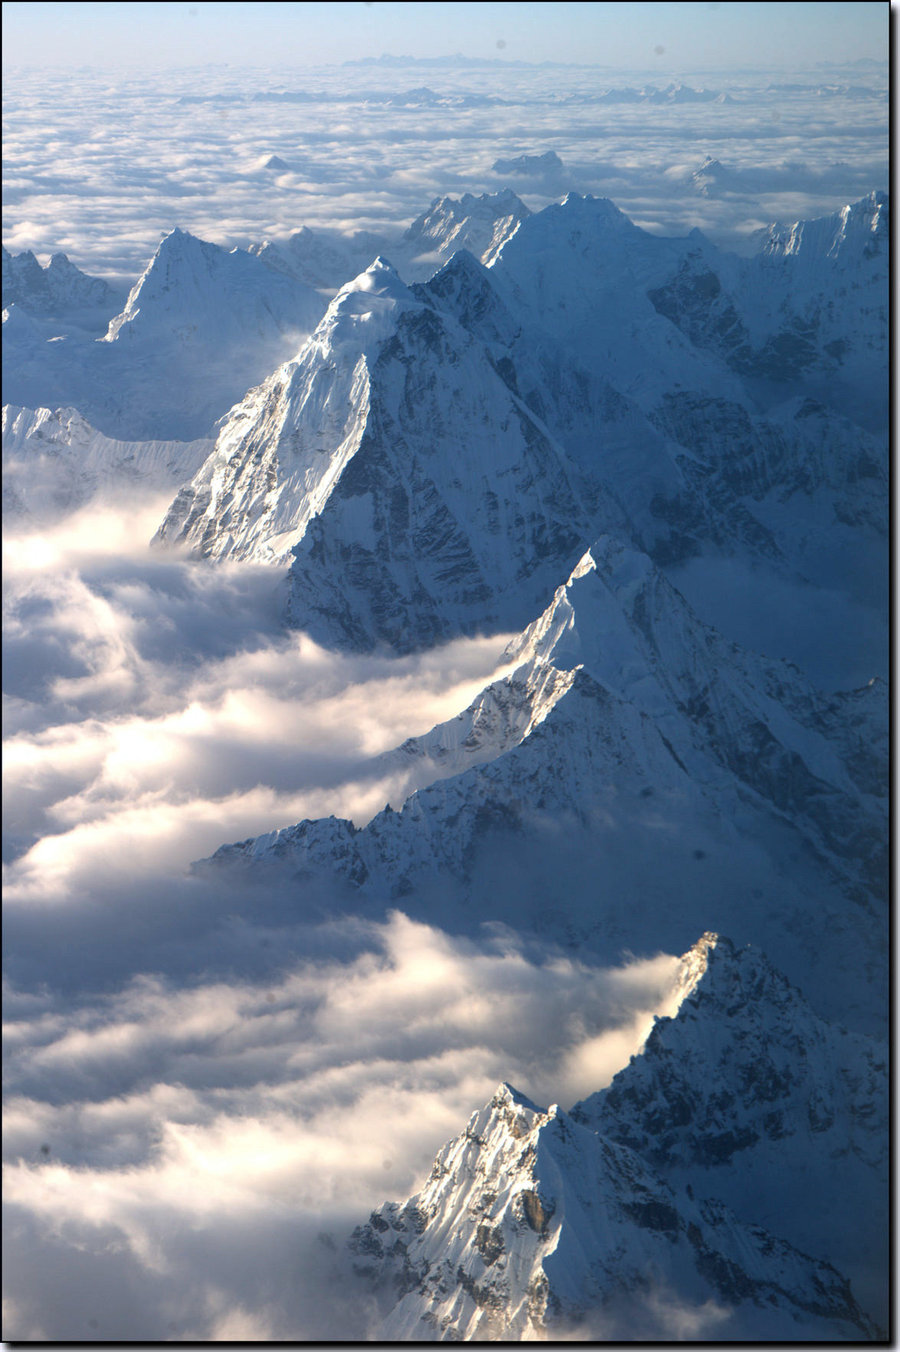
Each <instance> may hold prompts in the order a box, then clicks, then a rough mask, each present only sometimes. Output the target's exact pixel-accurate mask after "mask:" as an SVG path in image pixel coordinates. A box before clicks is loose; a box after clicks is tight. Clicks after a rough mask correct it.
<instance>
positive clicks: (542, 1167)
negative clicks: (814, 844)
mask: <svg viewBox="0 0 900 1352" xmlns="http://www.w3.org/2000/svg"><path fill="white" fill-rule="evenodd" d="M680 986H681V992H682V997H683V1002H682V1004H681V1008H680V1009H679V1011H678V1013H677V1015H676V1016H675V1018H674V1019H672V1020H663V1021H660V1022H658V1023H657V1024H656V1026H655V1029H654V1031H653V1033H652V1034H651V1036H650V1038H649V1039H648V1042H647V1044H646V1046H645V1048H644V1049H643V1050H642V1051H641V1052H640V1053H639V1054H638V1055H637V1056H635V1057H633V1058H632V1060H631V1063H630V1065H629V1066H628V1067H626V1068H625V1069H624V1070H622V1071H621V1072H620V1073H619V1075H618V1076H617V1077H616V1079H615V1080H614V1082H613V1085H612V1086H611V1088H610V1089H609V1090H607V1091H605V1092H604V1093H602V1094H600V1095H597V1096H595V1098H594V1099H593V1100H588V1101H587V1102H586V1103H584V1104H580V1105H577V1106H576V1107H575V1109H573V1111H572V1112H571V1113H565V1112H563V1111H562V1110H561V1109H560V1108H559V1107H556V1106H554V1107H551V1108H550V1109H549V1110H544V1109H541V1108H539V1107H537V1106H536V1105H535V1104H534V1103H532V1102H531V1101H530V1100H529V1099H528V1098H526V1097H525V1096H524V1095H522V1094H520V1093H518V1092H517V1091H516V1090H514V1089H513V1088H511V1086H509V1085H501V1086H500V1088H499V1090H498V1091H497V1093H496V1094H495V1095H494V1097H493V1098H492V1100H491V1101H490V1103H488V1104H487V1105H486V1106H485V1107H484V1108H483V1109H481V1111H480V1112H476V1113H473V1115H472V1118H471V1119H470V1121H469V1123H468V1125H467V1127H466V1129H465V1131H464V1132H463V1133H462V1135H460V1136H459V1137H458V1138H457V1139H456V1140H454V1141H451V1142H450V1143H449V1144H448V1145H446V1146H445V1147H444V1148H443V1150H441V1151H440V1153H439V1154H438V1156H437V1159H436V1160H435V1163H434V1167H433V1169H432V1172H431V1176H430V1178H429V1179H428V1180H427V1182H426V1183H425V1185H424V1186H423V1188H422V1189H421V1190H420V1191H419V1192H418V1193H416V1194H415V1195H414V1196H413V1197H411V1198H410V1199H409V1200H408V1201H406V1202H405V1203H402V1204H397V1203H387V1204H385V1205H384V1206H382V1207H380V1208H378V1209H377V1210H376V1211H374V1212H373V1213H372V1214H371V1216H370V1217H369V1220H368V1222H367V1223H366V1224H364V1225H362V1226H359V1227H358V1228H357V1229H356V1230H355V1232H354V1234H353V1236H352V1238H351V1240H350V1250H351V1252H352V1253H353V1254H354V1258H355V1267H356V1270H357V1273H358V1274H359V1275H360V1276H362V1277H363V1278H366V1279H368V1281H369V1282H370V1283H372V1285H373V1289H374V1291H375V1293H376V1296H377V1298H378V1299H379V1300H380V1302H381V1305H382V1321H383V1322H382V1323H381V1325H380V1327H379V1329H378V1336H379V1337H381V1338H382V1339H385V1340H392V1341H393V1340H409V1339H414V1340H415V1339H421V1340H423V1341H459V1340H466V1341H470V1340H483V1339H485V1338H489V1339H491V1340H501V1341H502V1340H522V1339H523V1338H524V1339H535V1338H538V1339H542V1338H546V1337H551V1338H552V1337H554V1336H562V1337H568V1338H576V1339H577V1338H587V1339H603V1340H609V1339H625V1340H629V1341H630V1340H634V1339H642V1338H651V1339H663V1340H665V1339H673V1338H678V1337H679V1336H682V1337H683V1336H685V1334H688V1335H689V1334H690V1333H692V1334H693V1336H694V1337H695V1338H700V1339H712V1340H720V1339H727V1340H731V1339H735V1338H745V1339H746V1338H750V1339H760V1340H766V1341H768V1340H786V1341H791V1340H797V1339H816V1338H820V1339H827V1340H830V1339H835V1338H836V1339H839V1340H846V1339H858V1338H863V1339H871V1338H875V1337H878V1336H879V1333H880V1330H879V1328H878V1326H877V1324H876V1322H875V1321H874V1320H873V1318H872V1316H871V1315H870V1314H869V1313H868V1311H867V1309H866V1302H865V1301H862V1302H860V1301H859V1293H858V1291H857V1290H856V1288H855V1286H853V1287H852V1288H851V1285H850V1284H848V1282H847V1280H846V1277H845V1275H843V1274H842V1273H841V1272H840V1271H839V1270H838V1269H837V1268H836V1266H834V1265H832V1262H829V1261H828V1255H829V1249H830V1247H831V1241H832V1240H834V1239H836V1238H837V1237H840V1242H839V1243H838V1246H837V1247H838V1248H839V1249H840V1251H841V1252H842V1253H843V1254H844V1255H846V1256H847V1257H848V1258H849V1259H851V1261H852V1260H853V1259H854V1258H858V1257H859V1255H858V1254H854V1252H853V1250H854V1244H855V1242H858V1241H859V1240H860V1238H862V1239H863V1240H864V1241H866V1240H868V1242H870V1243H871V1246H872V1250H873V1251H874V1252H876V1253H877V1255H878V1258H879V1260H880V1261H881V1262H882V1264H883V1259H884V1252H885V1249H886V1226H885V1221H886V1216H885V1214H884V1213H885V1210H886V1208H885V1206H884V1205H883V1204H882V1205H881V1206H880V1212H881V1215H880V1223H876V1224H875V1225H874V1226H872V1225H869V1226H867V1225H866V1224H865V1217H866V1204H867V1203H868V1202H870V1201H872V1200H873V1187H872V1185H873V1183H875V1184H876V1185H877V1183H878V1181H879V1180H880V1179H881V1177H882V1168H883V1160H882V1159H880V1158H878V1155H879V1150H881V1151H882V1152H883V1150H884V1147H885V1141H886V1130H885V1128H886V1097H885V1088H886V1084H885V1080H886V1077H885V1063H884V1057H883V1049H881V1050H882V1058H881V1060H880V1062H879V1061H878V1060H877V1059H876V1058H875V1056H874V1055H873V1049H872V1048H871V1047H865V1048H864V1053H863V1055H862V1056H861V1055H860V1049H861V1043H860V1040H859V1039H852V1038H849V1037H848V1035H847V1034H845V1033H844V1032H843V1030H841V1029H838V1028H831V1027H829V1026H828V1025H826V1024H824V1023H822V1022H821V1021H820V1020H817V1019H815V1017H814V1016H813V1015H812V1014H811V1012H810V1011H809V1010H808V1008H807V1007H806V1006H805V1003H804V1002H803V1000H802V997H800V996H799V995H798V994H797V992H795V991H793V990H792V988H791V987H790V986H789V985H788V983H787V982H786V981H785V980H784V978H782V977H780V976H779V974H778V973H777V972H775V971H774V970H773V969H772V968H771V967H770V966H769V965H768V963H767V962H766V960H765V958H764V957H763V956H762V955H761V954H759V953H756V952H753V951H752V950H743V951H741V952H738V951H736V950H735V949H734V948H733V946H732V945H730V944H729V943H728V942H727V941H718V942H717V939H716V936H715V935H709V934H708V935H704V937H703V938H702V939H701V940H700V942H699V943H698V944H696V945H695V946H694V947H693V948H692V950H691V951H690V952H688V953H687V954H685V957H684V959H683V960H682V970H681V977H680ZM876 1050H877V1049H876ZM848 1053H849V1056H848ZM865 1053H868V1059H866V1056H865ZM860 1060H861V1062H862V1064H861V1065H860V1064H858V1061H860ZM835 1062H837V1065H835V1064H834V1063H835ZM841 1065H843V1066H844V1067H845V1070H844V1074H843V1077H842V1074H841V1070H840V1067H841ZM785 1091H787V1095H788V1100H789V1101H787V1102H786V1101H785ZM836 1098H839V1099H840V1109H839V1111H840V1112H841V1122H840V1126H839V1127H838V1128H837V1130H836V1131H833V1132H832V1134H831V1135H830V1136H829V1135H828V1134H827V1133H828V1131H829V1130H830V1129H831V1126H832V1124H833V1122H834V1117H835V1112H834V1109H835V1101H836ZM795 1099H802V1100H803V1103H802V1105H801V1106H802V1108H803V1112H801V1113H795V1112H793V1110H794V1109H796V1107H797V1104H796V1102H794V1100H795ZM829 1113H830V1118H831V1120H830V1122H828V1121H826V1118H827V1117H828V1115H829ZM791 1117H793V1119H794V1122H795V1129H796V1127H797V1126H799V1127H800V1130H801V1132H802V1135H803V1139H802V1141H800V1142H797V1141H796V1140H790V1141H786V1137H787V1136H788V1135H789V1131H790V1129H788V1131H785V1130H784V1127H785V1121H786V1120H788V1119H790V1118H791ZM776 1118H780V1123H779V1124H778V1125H776V1121H775V1119H776ZM756 1128H758V1129H759V1131H757V1130H755V1129H756ZM760 1133H762V1134H763V1135H765V1136H767V1137H768V1139H769V1140H770V1141H771V1140H774V1139H780V1140H781V1142H782V1143H785V1144H786V1148H787V1149H788V1151H789V1154H788V1155H785V1154H781V1155H779V1154H778V1153H777V1148H776V1150H774V1151H772V1152H770V1157H769V1158H768V1159H767V1160H766V1164H767V1165H768V1170H769V1172H768V1174H767V1175H766V1174H765V1170H764V1168H763V1169H762V1170H761V1169H760V1167H759V1164H760V1161H756V1164H757V1167H756V1168H755V1169H754V1168H752V1167H751V1168H750V1169H749V1170H745V1171H744V1172H743V1173H741V1172H740V1171H739V1169H737V1166H736V1168H732V1169H731V1171H730V1172H729V1170H728V1168H727V1167H722V1166H723V1162H724V1161H725V1160H728V1159H736V1158H737V1154H738V1152H740V1151H743V1152H745V1153H743V1154H741V1156H740V1159H741V1160H742V1161H743V1160H745V1159H746V1158H747V1153H746V1152H748V1151H749V1152H750V1153H752V1147H753V1144H754V1142H755V1141H756V1140H758V1139H759V1134H760ZM823 1133H824V1134H823ZM681 1142H687V1143H688V1145H689V1148H688V1151H687V1154H688V1155H689V1159H687V1160H685V1161H683V1162H684V1164H685V1166H686V1167H684V1168H682V1169H680V1170H679V1169H678V1168H677V1167H675V1165H676V1164H677V1163H681V1162H682V1161H681V1159H680V1157H679V1151H678V1145H679V1143H681ZM673 1143H674V1144H673ZM860 1143H861V1144H862V1146H863V1151H862V1153H861V1155H860V1156H859V1158H858V1159H857V1161H856V1162H857V1163H858V1166H859V1167H858V1168H857V1169H856V1171H855V1172H852V1171H851V1175H846V1176H845V1177H843V1178H836V1176H835V1170H834V1163H833V1152H834V1150H835V1148H836V1147H837V1148H840V1147H841V1146H843V1149H841V1150H840V1153H841V1155H842V1157H846V1156H847V1155H848V1154H849V1153H850V1151H851V1148H852V1147H854V1146H857V1145H858V1144H860ZM866 1146H868V1147H869V1156H871V1157H869V1156H867V1155H866V1150H865V1148H866ZM735 1179H737V1181H738V1186H736V1185H735ZM757 1181H761V1182H762V1183H763V1191H762V1193H761V1194H760V1193H757V1192H756V1191H755V1186H754V1185H755V1184H756V1183H757ZM720 1185H721V1186H722V1187H724V1189H725V1190H726V1197H727V1198H728V1203H726V1202H723V1200H722V1198H721V1195H718V1194H717V1192H716V1189H717V1188H718V1187H719V1186H720ZM860 1185H863V1193H864V1196H863V1197H862V1198H861V1199H856V1198H855V1197H854V1192H853V1189H854V1188H855V1187H858V1186H860ZM874 1200H875V1201H876V1204H878V1202H879V1201H880V1199H878V1198H874ZM848 1203H849V1206H850V1210H849V1212H848V1210H847V1204H848ZM760 1211H763V1212H765V1213H766V1220H765V1223H764V1224H760V1215H759V1213H760ZM870 1219H871V1218H870ZM861 1222H863V1224H862V1226H861V1225H860V1223H861ZM819 1225H821V1228H818V1227H819ZM784 1227H787V1230H788V1232H790V1231H791V1230H795V1229H797V1228H798V1227H799V1228H800V1229H801V1230H802V1231H803V1234H804V1238H808V1239H811V1240H812V1241H813V1242H812V1243H811V1244H806V1243H804V1244H803V1245H801V1246H799V1247H795V1245H796V1241H794V1243H792V1242H791V1240H790V1239H786V1238H785V1233H786V1231H785V1228H784ZM811 1255H815V1256H811ZM857 1266H859V1264H857ZM863 1266H864V1265H863ZM885 1277H886V1272H885V1271H884V1270H882V1271H880V1272H879V1273H878V1274H877V1278H878V1280H877V1282H876V1283H875V1284H873V1285H872V1286H871V1287H870V1290H869V1295H873V1294H874V1292H875V1291H876V1290H877V1291H879V1292H880V1293H882V1294H883V1293H884V1291H885V1290H886V1283H885ZM881 1318H882V1321H883V1322H884V1315H883V1314H881Z"/></svg>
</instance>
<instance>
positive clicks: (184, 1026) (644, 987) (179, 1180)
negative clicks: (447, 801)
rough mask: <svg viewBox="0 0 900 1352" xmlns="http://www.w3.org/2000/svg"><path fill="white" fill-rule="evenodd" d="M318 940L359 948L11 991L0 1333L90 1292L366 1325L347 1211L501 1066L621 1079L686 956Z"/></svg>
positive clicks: (162, 1308)
mask: <svg viewBox="0 0 900 1352" xmlns="http://www.w3.org/2000/svg"><path fill="white" fill-rule="evenodd" d="M338 928H340V927H338ZM319 938H320V942H321V941H324V942H326V943H328V942H330V944H331V945H332V946H334V947H337V946H338V945H339V942H340V941H343V943H344V944H345V945H346V944H347V943H352V944H354V945H355V946H356V947H357V950H358V951H357V953H356V956H355V957H353V958H352V959H351V960H350V961H347V960H346V959H345V958H338V957H327V958H320V959H318V960H307V961H304V962H301V963H298V964H296V965H294V966H292V967H291V968H290V969H288V970H287V971H284V972H282V973H281V974H280V975H279V976H277V977H276V978H274V979H272V980H269V981H264V982H251V981H247V980H231V981H228V982H224V981H217V982H211V983H200V984H193V985H191V986H189V987H184V986H179V985H177V984H173V983H172V982H171V981H168V980H166V979H165V978H163V977H150V976H141V977H137V978H135V979H134V980H133V981H131V982H130V983H129V984H128V985H127V986H126V987H125V988H124V989H123V990H121V991H119V992H117V993H115V994H113V995H110V996H108V997H103V998H99V999H97V998H94V999H89V998H83V999H81V1000H80V1001H78V1002H77V1003H76V1004H75V1005H74V1007H73V1006H72V1005H69V1004H67V1003H63V1002H60V1001H59V1000H58V999H55V998H54V997H53V996H51V995H49V994H45V995H30V996H28V995H20V994H18V993H17V992H16V991H11V992H8V993H7V999H6V1004H7V1013H8V1017H9V1023H10V1032H9V1041H8V1046H9V1051H8V1053H7V1058H8V1059H7V1065H8V1072H9V1082H10V1087H9V1089H8V1091H7V1110H6V1133H5V1139H6V1151H7V1159H9V1160H10V1161H11V1163H10V1164H9V1165H8V1167H7V1171H6V1183H5V1195H6V1201H7V1204H8V1206H9V1208H10V1209H11V1225H12V1231H11V1235H12V1237H13V1244H12V1252H13V1253H14V1255H15V1257H14V1260H13V1266H14V1267H15V1268H16V1269H17V1272H18V1276H17V1280H16V1281H15V1283H14V1289H15V1291H16V1298H15V1311H14V1314H13V1315H12V1316H11V1318H10V1320H9V1321H8V1332H9V1335H10V1336H15V1337H45V1338H49V1339H53V1338H59V1337H88V1338H89V1337H91V1336H92V1326H91V1319H92V1318H93V1319H97V1318H98V1311H103V1320H104V1322H103V1329H102V1333H101V1331H100V1328H99V1321H98V1323H97V1324H96V1325H94V1329H95V1330H96V1334H97V1336H104V1337H112V1338H122V1339H127V1338H153V1337H159V1336H163V1337H165V1336H170V1337H182V1338H183V1337H188V1338H214V1337H238V1336H247V1337H253V1338H260V1337H262V1338H267V1337H268V1338H302V1337H310V1336H312V1337H322V1336H329V1337H334V1336H353V1335H354V1333H355V1332H357V1331H358V1327H359V1321H362V1322H363V1323H364V1321H365V1311H364V1309H356V1310H354V1308H353V1305H352V1301H349V1300H348V1299H347V1291H346V1289H344V1290H343V1291H342V1292H341V1293H340V1299H338V1295H339V1293H338V1292H337V1291H336V1290H335V1291H333V1292H332V1293H331V1294H330V1295H329V1293H328V1291H327V1287H326V1288H325V1289H324V1290H323V1282H324V1281H327V1279H328V1277H329V1273H330V1274H331V1275H332V1278H333V1280H334V1281H335V1282H341V1281H344V1280H345V1279H346V1273H343V1272H342V1270H341V1268H340V1262H339V1254H340V1241H341V1239H342V1238H343V1237H344V1235H345V1233H346V1232H347V1231H348V1230H349V1229H350V1228H352V1225H353V1224H354V1223H355V1222H356V1221H357V1220H359V1219H360V1218H364V1217H365V1215H366V1214H367V1212H368V1210H369V1209H370V1208H371V1207H372V1206H373V1205H376V1204H377V1203H379V1202H380V1201H381V1200H383V1199H384V1197H385V1196H386V1195H389V1196H403V1195H406V1194H407V1193H409V1192H410V1191H412V1190H413V1188H414V1187H415V1186H416V1184H417V1183H418V1182H420V1181H421V1178H422V1177H423V1175H424V1174H425V1173H426V1172H427V1169H428V1167H429V1165H430V1162H431V1159H432V1157H433V1155H434V1153H435V1151H436V1149H437V1148H438V1147H439V1146H440V1144H442V1142H443V1141H444V1140H445V1139H446V1138H447V1137H449V1136H452V1135H454V1134H456V1132H457V1131H459V1130H460V1129H461V1127H462V1125H463V1124H464V1122H465V1121H466V1119H467V1117H468V1116H469V1113H470V1112H471V1109H472V1107H473V1105H477V1104H480V1103H481V1102H483V1101H485V1100H486V1099H487V1098H488V1097H489V1096H490V1094H491V1093H492V1092H493V1090H494V1088H495V1087H496V1085H497V1083H498V1082H499V1081H500V1080H502V1079H512V1080H513V1081H514V1082H515V1083H516V1084H518V1085H520V1086H522V1087H524V1089H525V1090H526V1092H528V1093H529V1094H531V1095H533V1096H534V1097H536V1098H538V1099H542V1100H544V1101H550V1100H551V1099H553V1100H562V1101H563V1102H564V1103H566V1104H570V1103H571V1102H572V1100H573V1099H575V1098H577V1097H579V1096H580V1095H582V1094H584V1093H586V1092H588V1091H589V1090H591V1089H594V1088H597V1087H599V1086H601V1085H603V1084H604V1083H606V1082H608V1080H609V1078H610V1077H611V1075H612V1074H613V1073H614V1072H615V1070H616V1069H617V1068H618V1067H619V1066H620V1065H621V1064H623V1062H624V1061H625V1060H627V1058H628V1056H629V1055H630V1054H631V1053H632V1052H633V1051H634V1050H635V1049H636V1047H637V1046H638V1045H639V1043H640V1041H641V1040H642V1038H643V1036H645V1035H646V1032H647V1031H648V1030H649V1026H650V1023H651V1022H652V1014H653V1012H654V1011H667V1010H668V1009H669V1008H670V1007H671V1000H672V991H673V984H674V979H675V976H676V972H677V968H678V962H677V960H676V959H675V958H673V957H668V956H660V957H658V958H654V959H650V960H645V961H643V962H635V963H632V964H630V965H628V966H626V967H622V968H616V969H612V970H609V969H602V968H598V967H592V966H590V965H588V964H584V963H581V962H577V961H573V960H572V959H571V958H566V957H562V956H554V955H548V956H546V957H545V958H543V959H542V960H540V961H536V960H534V959H533V958H531V957H529V956H528V955H527V954H526V953H525V952H524V951H523V949H522V948H521V946H520V945H519V943H518V942H517V940H516V937H515V935H513V934H512V933H510V932H507V931H497V932H496V933H494V934H493V935H492V936H490V935H488V936H485V938H484V939H482V940H481V941H478V942H475V941H471V940H462V939H451V938H449V937H448V936H447V935H445V934H443V933H442V932H441V931H440V930H438V929H435V928H433V927H429V926H426V925H422V924H417V923H414V922H412V921H411V920H409V919H407V918H406V917H405V916H404V915H402V914H400V913H394V914H393V915H391V916H390V917H389V919H388V920H387V921H386V922H385V923H383V924H381V923H370V924H366V923H363V922H360V921H356V922H348V923H347V924H346V925H345V926H344V932H343V934H339V933H338V932H337V930H335V931H334V932H333V933H332V934H331V936H330V938H328V937H327V936H323V935H321V934H320V936H319ZM323 1231H324V1232H325V1234H326V1239H325V1241H324V1242H323V1241H321V1240H320V1239H319V1238H318V1236H320V1235H321V1233H322V1232H323ZM332 1245H334V1246H336V1247H335V1248H332V1247H331V1246H332ZM241 1251H243V1252H245V1253H247V1254H250V1255H252V1256H251V1257H250V1258H249V1261H248V1262H247V1263H246V1265H244V1266H243V1267H242V1266H240V1265H239V1264H238V1263H237V1261H236V1258H237V1254H238V1253H239V1252H241ZM29 1263H31V1265H32V1266H31V1272H32V1273H34V1274H35V1275H29V1271H28V1265H29ZM57 1267H59V1269H60V1270H61V1271H64V1272H66V1273H68V1275H69V1277H71V1275H72V1273H73V1272H74V1271H78V1272H79V1273H80V1279H79V1292H78V1294H77V1297H73V1299H72V1300H71V1302H70V1303H69V1304H68V1305H67V1306H66V1307H65V1309H64V1310H58V1309H55V1308H51V1307H50V1306H48V1304H47V1303H46V1301H45V1299H44V1298H43V1292H44V1291H45V1285H44V1283H45V1281H46V1277H47V1271H48V1269H49V1270H50V1271H51V1272H52V1271H53V1270H55V1269H56V1268H57ZM38 1274H39V1275H38ZM123 1275H124V1278H125V1282H126V1289H129V1290H131V1291H132V1292H134V1293H135V1299H134V1300H133V1302H132V1303H130V1304H128V1303H127V1302H126V1303H124V1304H122V1303H121V1299H120V1304H119V1308H116V1302H113V1304H112V1306H110V1304H109V1302H108V1301H107V1300H106V1299H105V1293H106V1292H107V1291H108V1290H111V1289H113V1288H114V1287H116V1286H117V1285H118V1284H119V1283H120V1282H121V1280H122V1276H123ZM323 1301H324V1306H323ZM332 1302H333V1303H332ZM151 1303H153V1304H156V1305H157V1306H158V1308H157V1310H156V1311H155V1312H153V1313H152V1312H151V1310H150V1308H149V1307H150V1305H151ZM323 1309H324V1310H325V1311H327V1314H326V1323H329V1322H330V1325H331V1326H332V1327H334V1321H336V1320H338V1319H339V1318H340V1319H341V1320H342V1321H343V1322H342V1323H341V1324H340V1325H339V1328H340V1330H341V1331H340V1333H338V1332H337V1331H335V1332H333V1333H331V1334H328V1333H326V1332H325V1331H324V1330H323V1325H322V1318H323ZM339 1309H340V1314H339V1313H338V1311H339ZM354 1320H355V1321H357V1323H356V1324H354ZM223 1321H225V1322H223ZM165 1329H168V1330H169V1332H168V1334H167V1333H166V1332H164V1331H160V1330H165ZM237 1329H244V1330H252V1332H249V1331H248V1332H245V1333H244V1334H240V1333H238V1332H236V1331H235V1330H237Z"/></svg>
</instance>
